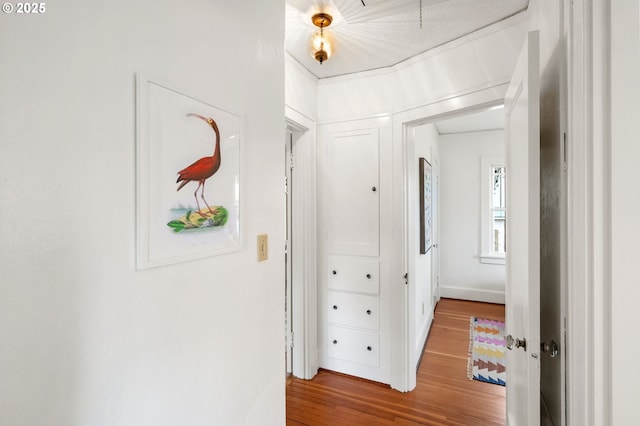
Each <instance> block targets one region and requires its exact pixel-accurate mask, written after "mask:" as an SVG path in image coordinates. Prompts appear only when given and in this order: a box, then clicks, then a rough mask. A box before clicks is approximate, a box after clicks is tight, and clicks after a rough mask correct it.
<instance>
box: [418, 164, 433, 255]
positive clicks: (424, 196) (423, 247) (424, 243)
mask: <svg viewBox="0 0 640 426" xmlns="http://www.w3.org/2000/svg"><path fill="white" fill-rule="evenodd" d="M418 163H419V164H418V167H419V176H420V191H419V192H420V254H426V253H427V252H428V251H429V249H430V248H431V220H432V211H431V163H429V162H428V161H427V160H426V158H422V157H420V159H419V160H418Z"/></svg>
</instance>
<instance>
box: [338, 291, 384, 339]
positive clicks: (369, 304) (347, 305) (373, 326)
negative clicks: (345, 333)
mask: <svg viewBox="0 0 640 426" xmlns="http://www.w3.org/2000/svg"><path fill="white" fill-rule="evenodd" d="M328 302H329V306H328V307H329V313H328V318H329V324H336V325H346V326H349V327H358V328H368V329H370V330H376V331H377V330H378V328H379V325H378V324H379V318H380V317H379V306H380V302H379V298H378V296H368V295H364V294H353V293H339V292H335V291H329V294H328Z"/></svg>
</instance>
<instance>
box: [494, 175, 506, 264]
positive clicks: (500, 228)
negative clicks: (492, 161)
mask: <svg viewBox="0 0 640 426" xmlns="http://www.w3.org/2000/svg"><path fill="white" fill-rule="evenodd" d="M491 175H492V178H493V179H492V181H493V188H492V189H493V194H492V197H491V251H490V254H494V255H501V256H504V254H505V248H506V244H507V241H506V232H505V231H506V227H505V225H506V219H507V216H506V212H507V200H506V196H507V192H506V189H507V188H506V179H507V174H506V167H504V166H500V165H498V166H491Z"/></svg>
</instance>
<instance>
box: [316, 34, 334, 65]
mask: <svg viewBox="0 0 640 426" xmlns="http://www.w3.org/2000/svg"><path fill="white" fill-rule="evenodd" d="M311 50H312V52H311V54H312V56H314V57H315V56H316V52H318V51H320V50H324V51H325V52H326V54H327V59H328V58H330V57H331V51H332V46H331V42H330V41H329V39H327V36H326V35H322V34H320V32H317V33H316V34H315V35H314V36H313V37H312V39H311Z"/></svg>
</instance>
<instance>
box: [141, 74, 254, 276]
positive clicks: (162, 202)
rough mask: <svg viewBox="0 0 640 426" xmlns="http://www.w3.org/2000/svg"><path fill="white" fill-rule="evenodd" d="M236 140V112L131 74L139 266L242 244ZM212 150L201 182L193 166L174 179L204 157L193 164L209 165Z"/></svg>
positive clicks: (186, 258)
mask: <svg viewBox="0 0 640 426" xmlns="http://www.w3.org/2000/svg"><path fill="white" fill-rule="evenodd" d="M209 119H213V122H214V123H212V122H211V121H207V120H209ZM214 125H215V126H214ZM214 127H217V128H218V133H216V131H215V129H214ZM216 138H219V147H220V149H219V151H218V150H216V149H215V147H216ZM241 142H242V137H241V117H240V115H238V114H234V113H231V112H229V111H225V110H224V109H221V108H219V107H216V106H214V105H212V104H211V103H208V102H205V101H202V100H200V99H198V98H196V97H194V96H190V95H186V94H184V93H181V92H179V91H177V90H175V89H172V88H169V87H167V86H166V85H163V84H161V83H159V82H157V81H154V80H150V79H147V78H146V77H145V76H143V75H142V74H137V75H136V268H137V269H147V268H152V267H158V266H164V265H169V264H173V263H178V262H185V261H190V260H194V259H200V258H204V257H207V256H213V255H219V254H224V253H229V252H233V251H237V250H240V249H241V235H240V230H241V228H240V161H241V156H240V154H241ZM216 153H217V154H218V155H219V156H220V157H221V161H220V164H219V167H218V168H217V170H215V172H214V173H213V175H211V176H209V177H207V178H205V179H204V180H202V182H203V184H204V188H202V187H201V185H200V180H198V179H197V178H196V179H194V180H191V179H189V177H192V178H193V177H196V174H197V173H191V174H188V173H186V172H185V174H184V175H183V176H182V180H181V181H180V182H176V181H177V180H178V179H179V176H181V175H179V174H178V172H180V171H185V170H187V169H189V167H191V166H196V164H195V162H196V161H198V160H199V159H203V158H205V157H209V158H208V159H207V160H208V161H207V162H206V164H205V163H202V162H200V163H198V166H202V165H203V164H204V165H205V166H206V167H208V169H209V172H210V171H211V170H213V167H210V166H211V163H212V161H214V160H213V158H214V157H215V155H216ZM192 169H193V167H192ZM201 169H202V167H200V168H199V170H201ZM197 177H201V176H197ZM178 188H179V190H178ZM194 191H197V193H195V192H194ZM202 195H204V198H202ZM179 221H182V222H183V225H180V224H179V223H178V222H179Z"/></svg>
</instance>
